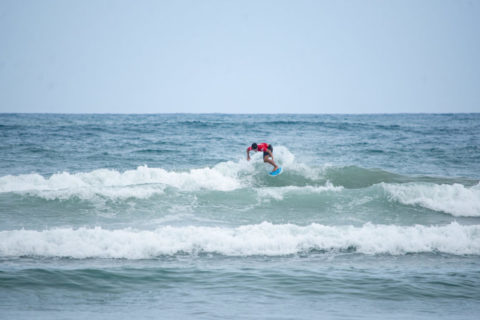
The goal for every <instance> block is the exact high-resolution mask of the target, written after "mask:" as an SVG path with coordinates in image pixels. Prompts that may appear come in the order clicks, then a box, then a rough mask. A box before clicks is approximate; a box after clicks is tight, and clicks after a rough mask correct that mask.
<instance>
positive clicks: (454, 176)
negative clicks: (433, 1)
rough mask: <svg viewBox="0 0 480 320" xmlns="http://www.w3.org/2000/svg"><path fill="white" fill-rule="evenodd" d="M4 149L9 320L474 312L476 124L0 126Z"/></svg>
mask: <svg viewBox="0 0 480 320" xmlns="http://www.w3.org/2000/svg"><path fill="white" fill-rule="evenodd" d="M0 137H1V139H0V301H2V302H1V303H0V318H5V319H13V318H15V319H27V318H32V317H35V318H37V317H38V318H69V319H70V318H71V319H77V318H85V317H87V316H88V317H91V318H99V319H105V318H115V319H124V318H125V319H129V318H131V317H133V316H140V317H142V318H159V317H160V318H192V319H193V318H195V319H196V318H205V319H218V318H232V317H233V318H239V319H243V318H245V319H250V318H274V319H278V318H285V319H311V318H318V317H325V318H347V319H348V318H355V319H356V318H359V314H360V315H361V316H360V317H361V318H367V319H377V318H378V319H384V318H394V319H397V318H398V319H403V318H405V317H407V316H408V317H413V318H421V319H439V318H440V319H441V318H446V319H452V318H455V319H474V318H476V315H477V314H478V313H479V312H480V303H479V302H480V290H479V289H478V288H480V271H479V270H480V183H479V181H480V174H479V172H480V116H479V115H478V114H420V115H417V114H404V115H261V116H258V115H255V116H254V115H223V114H203V115H193V114H191V115H189V114H171V115H162V114H159V115H61V114H58V115H55V114H31V115H26V114H0ZM252 142H268V143H271V144H272V145H273V146H274V156H275V161H276V162H278V163H279V164H280V165H282V166H283V168H284V173H283V174H282V175H280V176H278V177H270V176H269V175H268V171H269V170H270V169H271V168H269V166H268V165H267V164H264V163H263V161H262V156H261V155H260V154H255V155H253V157H252V160H251V161H247V160H246V159H245V158H246V154H245V150H246V148H247V147H248V146H249V145H250V144H251V143H252Z"/></svg>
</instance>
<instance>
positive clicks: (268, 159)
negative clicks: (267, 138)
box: [263, 156, 278, 171]
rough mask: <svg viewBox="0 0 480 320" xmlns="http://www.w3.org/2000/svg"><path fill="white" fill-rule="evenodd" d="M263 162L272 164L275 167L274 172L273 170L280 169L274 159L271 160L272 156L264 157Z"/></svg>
mask: <svg viewBox="0 0 480 320" xmlns="http://www.w3.org/2000/svg"><path fill="white" fill-rule="evenodd" d="M263 162H266V163H270V164H271V165H272V166H273V170H272V171H275V170H277V169H278V166H277V164H276V163H275V161H273V160H272V159H270V156H264V157H263Z"/></svg>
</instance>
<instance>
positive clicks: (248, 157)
mask: <svg viewBox="0 0 480 320" xmlns="http://www.w3.org/2000/svg"><path fill="white" fill-rule="evenodd" d="M247 160H248V161H250V147H248V148H247Z"/></svg>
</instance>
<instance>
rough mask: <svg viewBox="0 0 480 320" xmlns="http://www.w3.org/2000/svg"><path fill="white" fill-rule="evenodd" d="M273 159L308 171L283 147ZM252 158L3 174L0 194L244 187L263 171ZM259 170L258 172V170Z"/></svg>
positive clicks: (127, 193) (146, 193)
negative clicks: (176, 167) (181, 167)
mask: <svg viewBox="0 0 480 320" xmlns="http://www.w3.org/2000/svg"><path fill="white" fill-rule="evenodd" d="M274 151H275V153H274V154H275V160H276V161H277V162H279V163H281V164H282V165H283V166H284V167H285V168H287V170H291V171H294V172H298V173H300V174H301V175H304V176H305V177H307V172H308V176H309V178H312V176H313V175H315V172H314V170H308V168H307V166H306V165H304V164H302V163H298V162H296V161H295V156H294V155H293V154H292V153H291V152H290V151H289V150H288V149H287V148H286V147H284V146H278V147H275V149H274ZM252 158H253V159H252V161H247V160H246V159H245V157H244V156H243V157H242V158H240V159H238V161H226V162H221V163H218V164H216V165H215V166H213V167H204V168H197V169H191V170H187V171H173V170H172V171H168V170H165V169H163V168H149V167H147V166H139V167H138V168H137V169H135V170H127V171H123V172H121V171H117V170H113V169H98V170H93V171H90V172H79V173H69V172H62V173H57V174H53V175H51V176H49V177H44V176H41V175H39V174H36V173H33V174H23V175H17V176H13V175H8V176H3V177H0V193H4V192H14V193H20V194H29V195H33V196H38V197H41V198H45V199H49V200H52V199H68V198H71V197H78V198H80V199H87V200H88V199H92V198H98V197H102V198H108V199H126V198H140V199H144V198H149V197H151V196H153V195H157V194H163V193H164V192H165V189H166V188H167V187H171V188H176V189H178V190H180V191H187V192H188V191H197V190H214V191H233V190H236V189H239V188H245V187H250V186H252V184H253V181H254V179H255V174H256V173H257V174H258V171H259V170H263V166H264V164H263V161H261V153H256V154H252ZM262 173H263V172H262Z"/></svg>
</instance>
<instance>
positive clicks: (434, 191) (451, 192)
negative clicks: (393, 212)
mask: <svg viewBox="0 0 480 320" xmlns="http://www.w3.org/2000/svg"><path fill="white" fill-rule="evenodd" d="M382 186H383V188H384V190H385V191H386V192H387V193H388V194H389V196H390V198H391V199H392V200H395V201H398V202H400V203H403V204H406V205H418V206H421V207H424V208H428V209H431V210H435V211H441V212H445V213H448V214H451V215H453V216H457V217H460V216H464V217H478V216H480V186H479V185H476V186H474V187H470V188H469V187H465V186H463V185H461V184H453V185H448V184H441V185H438V184H426V183H424V184H418V183H409V184H385V183H383V184H382Z"/></svg>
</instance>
